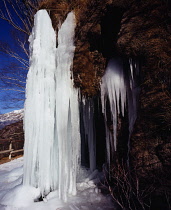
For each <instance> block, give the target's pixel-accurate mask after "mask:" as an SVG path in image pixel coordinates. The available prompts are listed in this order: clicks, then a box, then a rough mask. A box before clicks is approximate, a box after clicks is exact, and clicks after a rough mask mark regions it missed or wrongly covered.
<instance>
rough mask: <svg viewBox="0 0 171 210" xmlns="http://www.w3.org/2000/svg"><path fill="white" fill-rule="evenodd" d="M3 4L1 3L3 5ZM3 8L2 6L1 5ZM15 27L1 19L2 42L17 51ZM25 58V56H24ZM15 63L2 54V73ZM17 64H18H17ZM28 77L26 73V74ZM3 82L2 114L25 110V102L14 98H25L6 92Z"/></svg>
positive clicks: (10, 73) (1, 90)
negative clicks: (14, 34) (14, 35)
mask: <svg viewBox="0 0 171 210" xmlns="http://www.w3.org/2000/svg"><path fill="white" fill-rule="evenodd" d="M1 3H2V2H0V4H1ZM0 6H1V5H0ZM12 29H13V27H12V26H11V25H10V24H9V23H8V22H6V21H4V20H2V19H0V41H3V42H7V43H10V46H11V47H12V48H13V50H14V51H15V49H16V51H17V49H18V46H17V45H16V42H15V41H14V39H13V37H12V35H11V31H12ZM23 56H24V55H23ZM13 62H15V63H16V60H14V59H12V58H11V57H10V56H8V55H4V54H2V53H0V73H2V72H3V69H4V68H6V67H7V66H9V65H10V64H11V63H13ZM16 64H17V63H16ZM17 65H18V66H19V67H20V66H21V65H20V64H19V63H18V64H17ZM7 74H8V76H11V77H12V74H13V72H12V69H10V68H9V71H8V72H7ZM24 74H25V75H26V73H24ZM2 85H3V82H2V77H1V79H0V114H3V113H6V112H10V111H13V110H16V109H20V108H23V105H24V101H13V97H14V98H16V99H17V98H18V99H20V98H23V99H24V96H23V95H22V96H20V94H19V92H17V91H11V90H4V88H2ZM6 89H11V87H6Z"/></svg>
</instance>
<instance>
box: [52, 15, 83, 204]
mask: <svg viewBox="0 0 171 210" xmlns="http://www.w3.org/2000/svg"><path fill="white" fill-rule="evenodd" d="M75 26H76V22H75V15H74V13H73V12H70V13H69V14H68V16H67V18H66V20H65V22H64V23H63V24H62V26H61V28H60V30H59V32H58V48H57V54H56V58H57V70H56V76H55V78H56V125H55V128H56V132H55V138H56V139H58V151H59V152H58V170H59V171H58V179H59V180H58V183H59V198H62V199H63V200H67V193H69V194H72V195H75V194H76V175H77V172H78V171H79V164H80V163H79V161H80V145H81V144H80V130H79V103H78V90H77V89H75V88H74V87H73V85H74V84H73V80H72V79H71V78H72V75H71V68H72V63H73V56H74V50H75V47H74V34H75Z"/></svg>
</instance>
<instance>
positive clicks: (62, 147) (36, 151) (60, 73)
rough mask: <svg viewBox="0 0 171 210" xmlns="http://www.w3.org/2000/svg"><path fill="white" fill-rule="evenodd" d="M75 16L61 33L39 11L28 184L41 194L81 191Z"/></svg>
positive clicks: (28, 109) (28, 107)
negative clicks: (74, 73) (74, 66)
mask: <svg viewBox="0 0 171 210" xmlns="http://www.w3.org/2000/svg"><path fill="white" fill-rule="evenodd" d="M75 26H76V21H75V15H74V13H73V12H70V13H69V14H68V16H67V18H66V20H65V21H64V23H63V24H62V25H61V27H60V28H59V31H58V47H57V48H56V34H55V32H54V30H53V27H52V23H51V19H50V17H49V15H48V13H47V11H46V10H41V11H38V12H37V14H36V15H35V25H34V28H33V31H32V35H31V36H30V39H29V40H30V53H31V56H30V69H29V73H28V79H27V87H26V102H25V119H24V128H25V146H24V148H25V150H24V160H25V163H24V185H25V186H27V185H28V186H33V187H36V188H39V189H40V192H41V195H42V197H45V196H46V195H48V194H49V193H50V192H51V191H55V190H58V198H59V199H62V200H64V201H66V200H67V197H68V195H76V178H77V174H78V173H79V169H80V145H81V144H80V130H79V128H80V126H79V102H78V90H77V89H75V88H74V85H73V80H72V79H71V77H72V71H71V69H72V63H73V57H74V51H75V46H74V35H75Z"/></svg>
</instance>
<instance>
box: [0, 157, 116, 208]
mask: <svg viewBox="0 0 171 210" xmlns="http://www.w3.org/2000/svg"><path fill="white" fill-rule="evenodd" d="M85 174H86V175H85ZM97 174H98V172H97V171H95V172H94V173H92V174H88V172H87V171H86V170H82V176H80V177H81V178H80V180H79V183H77V189H78V193H77V195H76V196H72V197H69V199H68V202H67V203H64V202H62V201H60V200H58V199H57V191H54V192H51V193H50V194H48V195H47V197H46V198H44V201H41V202H40V201H39V202H38V201H37V200H36V199H38V198H39V195H40V190H39V189H36V188H34V187H31V186H23V185H22V178H23V158H18V159H15V160H13V161H11V162H8V163H5V164H2V165H0V210H30V209H31V210H112V209H115V208H114V205H113V203H112V202H111V198H110V196H107V195H105V196H104V195H103V194H102V193H100V190H99V189H98V188H97V187H96V185H95V183H97V181H98V178H97ZM64 179H65V177H64Z"/></svg>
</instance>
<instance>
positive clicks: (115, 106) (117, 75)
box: [101, 59, 126, 160]
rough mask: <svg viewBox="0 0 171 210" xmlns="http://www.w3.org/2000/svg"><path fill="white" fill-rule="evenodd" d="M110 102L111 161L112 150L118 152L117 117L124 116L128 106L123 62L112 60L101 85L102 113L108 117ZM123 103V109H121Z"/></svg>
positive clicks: (109, 135)
mask: <svg viewBox="0 0 171 210" xmlns="http://www.w3.org/2000/svg"><path fill="white" fill-rule="evenodd" d="M107 99H108V100H109V104H110V110H111V115H112V120H113V141H112V139H111V134H110V131H109V128H108V127H107V125H106V144H107V145H106V147H107V150H108V160H110V149H109V148H111V150H112V151H113V150H116V132H117V116H118V114H120V113H122V115H124V109H125V104H126V87H125V82H124V74H123V66H122V63H121V61H119V60H114V59H111V60H110V61H109V63H108V66H107V69H106V73H105V75H104V76H103V78H102V84H101V100H102V112H103V113H104V115H105V121H106V122H107V120H108V119H107V116H106V103H107ZM120 101H121V107H120Z"/></svg>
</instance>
